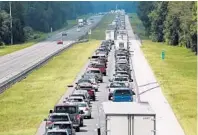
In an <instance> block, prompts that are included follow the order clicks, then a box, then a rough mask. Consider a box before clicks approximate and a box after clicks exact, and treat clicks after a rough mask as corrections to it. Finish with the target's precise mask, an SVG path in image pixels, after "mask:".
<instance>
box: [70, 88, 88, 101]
mask: <svg viewBox="0 0 198 135" xmlns="http://www.w3.org/2000/svg"><path fill="white" fill-rule="evenodd" d="M71 96H77V97H78V96H81V97H83V99H84V101H85V102H87V103H88V104H90V99H89V94H88V92H86V91H82V90H81V91H80V90H74V92H73V93H72V95H71Z"/></svg>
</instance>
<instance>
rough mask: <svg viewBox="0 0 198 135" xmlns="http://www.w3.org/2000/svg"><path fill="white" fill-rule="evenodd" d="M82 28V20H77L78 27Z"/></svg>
mask: <svg viewBox="0 0 198 135" xmlns="http://www.w3.org/2000/svg"><path fill="white" fill-rule="evenodd" d="M83 26H84V20H83V19H78V27H83Z"/></svg>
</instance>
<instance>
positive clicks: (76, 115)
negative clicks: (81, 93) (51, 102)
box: [50, 104, 83, 132]
mask: <svg viewBox="0 0 198 135" xmlns="http://www.w3.org/2000/svg"><path fill="white" fill-rule="evenodd" d="M50 111H51V112H53V111H52V110H50ZM54 112H56V113H68V114H69V116H70V119H71V121H72V122H73V127H74V128H75V129H76V132H79V131H80V127H81V126H83V117H81V114H82V113H83V112H80V110H79V107H78V105H70V104H58V105H56V106H55V107H54Z"/></svg>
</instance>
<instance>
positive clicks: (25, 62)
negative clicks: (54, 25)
mask: <svg viewBox="0 0 198 135" xmlns="http://www.w3.org/2000/svg"><path fill="white" fill-rule="evenodd" d="M91 18H93V20H94V23H92V24H91V25H87V26H85V27H82V28H81V30H80V31H77V26H74V27H73V28H71V29H69V30H67V31H66V32H67V36H65V37H62V32H59V33H57V34H55V35H53V36H51V37H50V38H49V39H47V40H45V41H43V42H40V43H37V44H35V45H33V46H31V47H28V48H26V49H23V50H20V51H17V52H14V53H11V54H8V55H5V56H1V57H0V93H1V90H2V89H1V88H2V86H4V85H5V84H7V83H10V82H12V81H13V80H15V79H16V78H18V77H19V76H21V74H23V73H25V72H28V71H29V70H30V69H32V68H34V66H36V65H38V64H40V63H42V62H43V61H45V60H46V59H47V58H49V57H51V56H53V55H54V54H56V53H57V52H59V51H61V50H63V49H65V48H67V47H68V46H69V45H71V44H72V43H74V42H75V41H77V40H78V39H79V38H80V37H82V36H83V35H85V34H86V33H87V32H88V31H89V29H91V28H94V27H95V26H96V25H97V24H98V23H99V22H100V20H101V18H102V16H92V17H91ZM57 40H63V41H64V42H63V45H57Z"/></svg>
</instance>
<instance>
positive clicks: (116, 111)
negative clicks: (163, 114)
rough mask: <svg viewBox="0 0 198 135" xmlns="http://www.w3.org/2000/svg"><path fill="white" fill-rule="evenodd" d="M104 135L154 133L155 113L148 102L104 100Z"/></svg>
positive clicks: (144, 134)
mask: <svg viewBox="0 0 198 135" xmlns="http://www.w3.org/2000/svg"><path fill="white" fill-rule="evenodd" d="M103 110H104V113H105V121H106V122H105V135H156V121H155V120H156V119H155V118H156V114H155V113H154V112H153V110H152V109H151V107H150V105H149V104H148V103H136V102H104V103H103Z"/></svg>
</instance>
